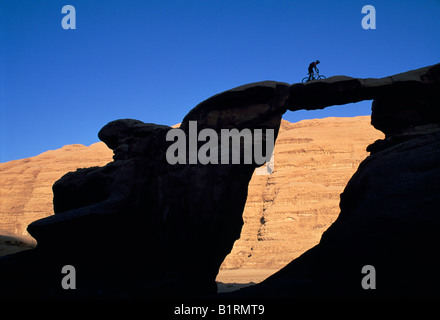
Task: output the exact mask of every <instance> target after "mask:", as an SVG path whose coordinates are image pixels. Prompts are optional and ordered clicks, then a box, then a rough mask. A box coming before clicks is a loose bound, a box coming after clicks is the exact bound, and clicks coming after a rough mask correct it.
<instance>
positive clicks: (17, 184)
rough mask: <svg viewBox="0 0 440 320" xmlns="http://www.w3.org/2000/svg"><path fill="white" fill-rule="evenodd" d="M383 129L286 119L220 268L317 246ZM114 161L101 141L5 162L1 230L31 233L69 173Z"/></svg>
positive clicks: (258, 263) (357, 122)
mask: <svg viewBox="0 0 440 320" xmlns="http://www.w3.org/2000/svg"><path fill="white" fill-rule="evenodd" d="M382 137H383V134H382V133H381V132H380V131H377V130H376V129H374V128H373V127H372V126H371V124H370V117H369V116H364V117H354V118H325V119H316V120H303V121H300V122H298V123H290V122H288V121H285V120H283V121H282V124H281V129H280V133H279V135H278V139H277V142H276V146H275V170H274V172H273V173H272V174H271V175H256V174H254V175H253V177H252V179H251V182H250V184H249V192H248V198H247V202H246V207H245V210H244V213H243V219H244V222H245V224H244V226H243V229H242V233H241V238H240V239H239V240H238V241H236V243H235V245H234V249H233V250H232V252H231V253H230V254H229V255H228V257H227V258H226V260H225V261H224V263H223V265H222V268H224V269H236V268H241V269H245V268H256V269H260V268H270V269H277V268H281V267H283V266H284V265H285V264H287V263H288V262H290V261H291V260H292V259H293V258H295V257H297V256H298V255H300V254H301V253H303V252H304V251H305V250H307V249H309V248H311V247H313V246H314V245H316V244H317V243H318V241H319V239H320V237H321V235H322V233H323V232H324V230H326V229H327V228H328V227H329V225H330V224H331V223H332V222H333V221H334V220H335V219H336V217H337V215H338V212H339V207H338V203H339V195H340V193H341V192H342V191H343V188H344V186H345V185H346V184H347V181H348V179H349V178H350V177H351V176H352V175H353V173H354V172H355V171H356V169H357V167H358V165H359V163H360V162H361V161H362V160H363V159H364V158H365V157H366V155H367V151H366V150H365V148H366V146H367V145H369V144H371V143H372V142H374V141H375V140H377V139H379V138H382ZM111 160H112V151H111V150H110V149H109V148H107V146H105V144H104V143H102V142H99V143H95V144H93V145H91V146H89V147H86V146H83V145H68V146H64V147H63V148H61V149H58V150H51V151H47V152H44V153H42V154H40V155H38V156H36V157H32V158H27V159H22V160H16V161H11V162H8V163H2V164H0V173H1V175H0V186H1V189H0V229H4V230H7V231H9V232H14V233H17V234H20V235H26V234H27V231H26V227H27V225H28V224H29V223H30V222H32V221H34V220H37V219H40V218H43V217H46V216H48V215H51V214H53V204H52V198H53V193H52V185H53V184H54V183H55V181H57V180H58V179H59V178H61V177H62V176H63V175H64V174H65V173H66V172H69V171H75V170H76V169H77V168H83V167H84V168H87V167H93V166H102V165H105V164H106V163H108V162H110V161H111Z"/></svg>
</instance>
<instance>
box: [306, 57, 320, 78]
mask: <svg viewBox="0 0 440 320" xmlns="http://www.w3.org/2000/svg"><path fill="white" fill-rule="evenodd" d="M319 63H320V61H319V60H316V61H313V62H312V63H311V64H309V69H308V70H309V81H310V80H311V79H312V78H314V77H313V69H315V71H316V72H319V70H318V68H317V67H316V66H317V65H318V64H319Z"/></svg>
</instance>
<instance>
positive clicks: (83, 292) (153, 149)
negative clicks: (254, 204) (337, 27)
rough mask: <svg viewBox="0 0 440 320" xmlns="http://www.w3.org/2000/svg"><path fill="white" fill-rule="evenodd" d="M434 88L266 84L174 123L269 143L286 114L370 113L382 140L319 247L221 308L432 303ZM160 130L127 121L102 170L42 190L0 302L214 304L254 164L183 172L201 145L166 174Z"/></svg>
mask: <svg viewBox="0 0 440 320" xmlns="http://www.w3.org/2000/svg"><path fill="white" fill-rule="evenodd" d="M439 78H440V66H439V65H435V66H432V67H426V68H422V69H419V70H414V71H410V72H407V73H404V74H400V75H396V76H392V77H387V78H383V79H355V78H349V77H332V78H329V79H327V80H325V81H312V82H310V83H307V84H294V85H288V84H286V83H279V82H274V81H266V82H259V83H253V84H249V85H245V86H241V87H238V88H235V89H232V90H229V91H226V92H224V93H221V94H218V95H215V96H213V97H211V98H209V99H208V100H206V101H204V102H202V103H201V104H199V105H198V106H196V107H195V108H194V109H193V110H191V111H190V112H189V113H188V114H187V116H186V117H185V118H184V119H183V121H182V124H181V127H180V128H181V130H182V132H184V133H186V136H187V137H188V136H191V134H194V131H193V132H192V131H191V130H193V129H192V124H194V123H195V122H191V121H196V124H197V129H196V133H197V134H198V133H200V132H201V130H203V129H212V130H213V131H214V132H216V133H218V134H220V133H221V130H222V129H238V130H243V129H250V131H251V132H255V130H256V129H261V130H262V131H263V132H267V131H265V130H269V129H270V130H273V132H274V138H276V135H277V133H278V129H279V126H280V121H281V116H282V114H283V113H284V112H286V111H287V110H291V111H295V110H299V109H308V110H310V109H318V108H324V107H326V106H330V105H334V104H345V103H349V102H356V101H360V100H364V99H375V100H374V102H373V114H372V123H373V125H375V127H376V128H378V129H380V130H382V131H383V132H385V133H386V134H387V137H386V139H385V140H384V141H382V142H377V143H375V144H374V145H373V146H371V147H370V148H371V151H372V155H371V156H370V157H369V158H367V159H366V160H365V161H364V162H363V163H362V165H361V166H360V167H359V170H358V172H357V173H356V174H355V175H354V176H353V178H352V180H351V181H350V183H349V184H348V186H347V188H346V190H345V191H344V193H343V194H342V196H341V214H340V216H339V218H338V220H337V221H336V222H335V223H334V224H333V225H332V226H331V227H330V228H329V229H328V231H326V233H325V234H324V235H323V238H322V241H321V243H320V244H319V245H318V246H317V247H315V248H313V249H311V250H310V251H308V252H307V253H305V254H304V255H303V256H301V257H300V258H298V259H296V260H295V261H293V262H292V263H291V264H289V265H288V266H287V267H286V268H284V269H283V270H281V271H280V272H279V273H277V274H275V275H274V276H272V277H270V278H269V279H267V280H266V281H264V282H263V283H261V284H259V285H256V286H254V287H250V288H248V289H243V290H241V291H238V292H237V293H234V294H233V296H241V297H251V296H264V297H274V296H284V297H286V296H287V297H291V296H320V295H324V296H328V295H330V296H333V295H339V296H364V295H369V294H372V295H375V294H376V295H382V296H389V295H391V296H393V295H424V294H427V295H435V291H434V289H433V288H435V286H436V285H438V284H439V282H440V281H439V279H440V277H439V276H438V275H437V273H438V272H437V269H438V268H437V267H438V262H437V258H436V250H437V246H438V244H439V241H438V240H439V239H438V237H437V236H436V233H435V229H436V226H437V223H436V222H438V218H437V213H438V212H439V209H440V208H439V207H440V205H439V203H440V200H439V199H440V190H439V187H438V185H437V181H438V178H439V174H440V170H439V167H440V157H439V156H440V155H439V152H437V150H439V148H438V147H439V142H438V141H439V127H438V123H439V122H440V121H439V120H440V118H439V114H440V111H439V110H440V108H439V101H440V97H439V92H440V80H439ZM400 104H401V105H402V107H401V108H400V107H399V105H400ZM170 130H172V129H171V128H170V127H167V126H161V125H155V124H146V123H143V122H141V121H139V120H132V119H125V120H116V121H113V122H111V123H109V124H108V125H106V126H105V127H104V128H102V129H101V131H100V133H99V137H100V139H101V140H103V141H104V142H105V143H106V144H107V146H109V148H111V149H113V151H114V161H113V162H111V163H109V164H107V165H106V166H104V167H95V168H88V169H80V170H78V171H76V172H72V173H68V174H66V175H65V176H64V177H63V178H61V179H60V180H59V181H57V182H56V183H55V184H54V186H53V191H54V211H55V215H54V216H50V217H48V218H44V219H41V220H38V221H35V222H33V223H32V224H31V225H29V227H28V231H29V233H30V234H31V235H32V236H33V237H35V239H36V240H37V242H38V246H37V248H36V249H33V250H30V251H26V252H21V253H18V254H15V255H10V256H6V257H3V258H0V297H40V298H41V297H42V298H54V297H57V298H71V297H79V298H84V297H87V298H124V297H125V298H131V297H137V298H139V297H157V296H162V297H164V296H166V297H170V296H171V297H172V296H177V297H182V296H188V295H189V296H206V295H212V294H215V292H216V284H215V277H216V275H217V272H218V268H219V267H220V264H221V263H222V261H223V259H224V258H225V257H226V255H227V254H228V253H229V252H230V250H231V249H232V246H233V244H234V242H235V240H236V239H238V238H239V236H240V232H241V227H242V225H243V220H242V216H241V214H242V211H243V208H244V205H245V201H246V196H247V186H248V182H249V180H250V178H251V176H252V174H253V171H254V169H255V168H256V167H257V166H258V165H259V164H257V163H255V162H254V161H253V162H251V163H247V164H243V161H241V162H240V163H241V164H202V163H200V162H197V161H195V160H197V159H196V158H194V156H195V154H194V152H192V151H193V150H194V149H191V148H192V147H195V148H196V149H195V150H198V149H199V148H200V147H201V146H202V145H203V143H204V141H205V140H206V139H205V140H204V139H199V140H198V143H197V144H196V146H194V145H191V144H192V143H191V142H190V141H187V143H186V145H185V150H187V152H185V153H184V154H183V155H181V156H180V158H179V159H180V161H181V163H180V164H170V163H169V161H168V159H167V154H168V155H169V153H167V151H169V148H170V146H171V145H173V143H174V140H170V139H167V134H168V133H169V132H170ZM267 139H268V137H267V136H263V139H262V141H260V142H259V143H260V144H261V145H263V146H265V145H266V144H267V143H268V140H267ZM168 140H169V141H168ZM252 147H254V148H255V147H256V143H255V140H253V142H252ZM231 148H232V146H229V149H228V150H229V151H230V152H232V151H233V150H232V149H231ZM240 148H241V149H240V150H244V148H245V146H243V145H241V146H240ZM263 149H264V148H263ZM217 151H218V153H219V154H220V153H221V152H222V151H223V150H222V149H221V147H220V146H219V147H218V149H217ZM269 153H271V150H269ZM196 154H197V152H196ZM241 160H243V159H241ZM194 161H195V162H194ZM292 161H295V160H294V159H292ZM65 265H72V266H74V267H75V270H76V272H77V276H76V289H75V290H64V289H63V288H62V286H61V280H62V278H63V277H64V275H63V274H62V273H61V270H62V268H63V266H65ZM364 265H372V266H374V267H375V268H376V269H377V279H378V280H377V289H375V290H368V291H367V290H363V289H362V287H361V285H360V284H361V280H362V276H363V275H362V274H361V269H362V267H363V266H364ZM379 280H380V282H379ZM379 285H380V287H379ZM379 288H380V289H379Z"/></svg>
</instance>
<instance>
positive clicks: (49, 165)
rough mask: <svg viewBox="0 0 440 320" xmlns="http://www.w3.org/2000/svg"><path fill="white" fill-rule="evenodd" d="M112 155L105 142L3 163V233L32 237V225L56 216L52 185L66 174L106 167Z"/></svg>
mask: <svg viewBox="0 0 440 320" xmlns="http://www.w3.org/2000/svg"><path fill="white" fill-rule="evenodd" d="M111 160H112V151H111V150H109V149H108V148H107V147H106V146H105V145H104V144H103V143H102V142H101V143H95V144H93V145H91V146H90V147H85V146H83V145H69V146H64V147H63V148H61V149H58V150H52V151H47V152H44V153H42V154H40V155H38V156H36V157H32V158H27V159H21V160H15V161H10V162H7V163H0V190H1V191H0V229H4V230H6V231H8V232H12V233H15V234H17V235H28V233H27V231H26V228H27V226H28V224H29V223H31V222H32V221H35V220H38V219H41V218H44V217H47V216H49V215H52V214H53V209H52V206H53V205H52V198H53V193H52V185H53V184H54V182H55V181H57V180H59V179H60V178H61V177H62V176H63V175H64V174H66V172H69V171H74V170H76V169H78V168H87V167H94V166H102V165H105V164H106V163H108V162H110V161H111Z"/></svg>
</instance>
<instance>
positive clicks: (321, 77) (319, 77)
mask: <svg viewBox="0 0 440 320" xmlns="http://www.w3.org/2000/svg"><path fill="white" fill-rule="evenodd" d="M316 79H318V80H321V79H325V76H323V75H319V76H318V77H317V78H316Z"/></svg>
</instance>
